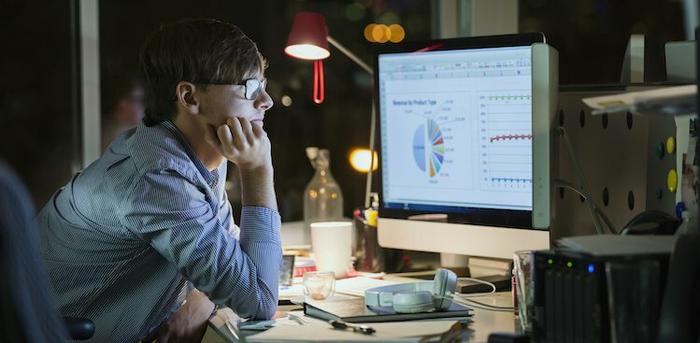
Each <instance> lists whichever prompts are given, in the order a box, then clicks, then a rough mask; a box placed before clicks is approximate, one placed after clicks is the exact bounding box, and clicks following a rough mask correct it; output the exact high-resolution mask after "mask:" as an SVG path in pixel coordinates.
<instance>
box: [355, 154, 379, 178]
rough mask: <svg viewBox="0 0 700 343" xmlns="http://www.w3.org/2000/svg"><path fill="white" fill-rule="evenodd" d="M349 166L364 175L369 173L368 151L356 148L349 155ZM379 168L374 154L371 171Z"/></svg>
mask: <svg viewBox="0 0 700 343" xmlns="http://www.w3.org/2000/svg"><path fill="white" fill-rule="evenodd" d="M349 159H350V165H351V166H352V168H353V169H355V170H357V171H359V172H361V173H366V172H368V171H369V163H370V154H369V149H361V148H356V149H353V151H352V152H351V153H350V158H349ZM378 167H379V159H378V157H377V152H376V151H375V152H374V163H372V170H377V168H378Z"/></svg>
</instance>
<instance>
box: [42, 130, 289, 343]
mask: <svg viewBox="0 0 700 343" xmlns="http://www.w3.org/2000/svg"><path fill="white" fill-rule="evenodd" d="M225 176H226V163H222V165H221V166H220V167H218V168H217V169H215V170H214V171H211V172H210V171H209V170H207V169H206V168H205V167H204V165H203V164H202V163H201V161H200V160H199V159H198V158H197V157H196V156H195V155H194V153H193V152H192V149H191V148H190V146H189V144H188V143H187V141H186V139H185V138H184V136H183V135H182V134H181V133H180V131H179V130H178V129H177V127H175V125H174V124H172V123H171V122H163V123H161V124H158V125H155V126H151V127H147V126H145V125H144V124H143V123H141V124H139V126H137V127H136V128H135V129H132V130H130V131H128V132H126V133H124V134H123V135H121V136H119V137H118V138H117V139H116V140H115V141H114V142H113V143H112V144H111V145H110V146H109V148H108V149H107V151H106V152H105V154H103V155H102V156H101V157H100V158H99V159H98V160H97V161H95V162H94V163H92V164H90V166H88V167H87V168H86V169H85V170H83V171H82V172H81V173H78V174H77V175H75V176H74V177H73V178H72V179H71V181H70V182H69V183H68V184H67V185H66V186H64V187H63V188H61V189H60V190H59V191H58V192H56V194H54V195H53V197H52V198H51V199H50V200H49V202H48V203H47V204H46V206H45V207H44V208H43V210H42V211H41V212H40V213H39V216H38V222H39V226H40V237H41V245H42V246H41V248H42V253H43V258H44V261H45V262H46V266H47V269H48V272H49V278H50V280H51V282H52V285H53V287H54V291H55V293H56V295H57V298H58V299H57V301H58V307H59V310H60V312H61V314H62V315H64V316H73V317H84V318H88V319H91V320H92V321H94V322H95V336H94V337H93V339H92V340H93V341H96V342H103V341H113V342H133V341H136V340H138V339H140V338H143V337H144V336H146V335H147V334H148V333H149V332H151V331H152V330H153V329H155V328H156V327H158V326H159V325H160V324H161V323H162V322H163V321H164V320H166V319H167V318H168V317H169V316H170V315H171V314H172V313H173V312H174V311H176V310H177V308H178V307H179V306H180V305H181V304H182V300H183V299H184V297H185V295H186V293H187V292H188V289H190V288H191V287H189V286H194V287H196V288H197V289H199V290H200V291H202V292H204V293H206V294H207V295H208V296H209V299H210V300H211V301H212V302H214V303H215V304H218V305H225V306H228V307H230V308H231V309H233V310H234V311H235V312H237V313H238V314H239V315H240V316H241V317H244V318H256V319H268V318H270V317H271V316H272V315H273V314H274V312H275V309H276V307H277V299H278V277H279V269H280V265H281V261H282V249H281V242H280V233H279V231H280V217H279V214H278V213H277V211H275V210H272V209H269V208H264V207H254V206H245V207H243V211H242V213H241V221H240V227H241V228H242V229H238V227H237V226H236V225H235V224H234V221H233V215H232V211H231V204H230V203H229V202H228V200H227V197H226V192H225V191H224V183H225V180H226V177H225ZM190 283H191V284H190Z"/></svg>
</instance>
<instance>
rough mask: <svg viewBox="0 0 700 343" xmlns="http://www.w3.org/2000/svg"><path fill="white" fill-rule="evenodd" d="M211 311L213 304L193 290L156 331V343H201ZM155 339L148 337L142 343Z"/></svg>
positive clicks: (203, 295)
mask: <svg viewBox="0 0 700 343" xmlns="http://www.w3.org/2000/svg"><path fill="white" fill-rule="evenodd" d="M212 311H214V304H213V303H212V302H211V301H209V298H207V296H206V295H205V294H204V293H202V292H200V291H198V290H196V289H195V290H194V291H192V293H190V295H188V296H187V300H186V301H185V303H184V304H183V305H182V307H180V309H179V310H178V311H177V312H175V314H174V315H173V316H172V317H170V319H168V321H167V322H165V323H163V324H161V326H160V328H159V329H158V330H156V332H155V334H157V342H158V343H161V342H197V343H199V342H201V341H202V337H204V332H205V331H206V330H207V322H208V321H209V316H210V315H211V313H212ZM154 336H155V335H154ZM155 338H156V337H149V338H148V339H146V340H144V342H151V341H152V340H153V339H155Z"/></svg>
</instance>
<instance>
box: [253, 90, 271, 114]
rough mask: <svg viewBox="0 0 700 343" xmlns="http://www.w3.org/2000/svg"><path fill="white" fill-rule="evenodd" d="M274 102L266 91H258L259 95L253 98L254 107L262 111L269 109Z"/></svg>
mask: <svg viewBox="0 0 700 343" xmlns="http://www.w3.org/2000/svg"><path fill="white" fill-rule="evenodd" d="M274 104H275V103H274V102H273V101H272V97H270V94H267V91H262V92H260V96H258V98H257V99H256V100H255V108H257V109H260V110H263V111H267V110H269V109H270V108H272V106H273V105H274Z"/></svg>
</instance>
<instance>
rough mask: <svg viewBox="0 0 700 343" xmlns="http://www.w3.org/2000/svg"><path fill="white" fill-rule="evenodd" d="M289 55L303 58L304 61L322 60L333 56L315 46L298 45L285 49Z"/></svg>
mask: <svg viewBox="0 0 700 343" xmlns="http://www.w3.org/2000/svg"><path fill="white" fill-rule="evenodd" d="M284 52H286V53H287V55H289V56H292V57H296V58H301V59H303V60H321V59H324V58H326V57H328V56H330V55H331V53H330V52H329V51H328V50H326V49H324V48H321V47H318V46H316V45H313V44H296V45H290V46H288V47H286V48H284Z"/></svg>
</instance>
